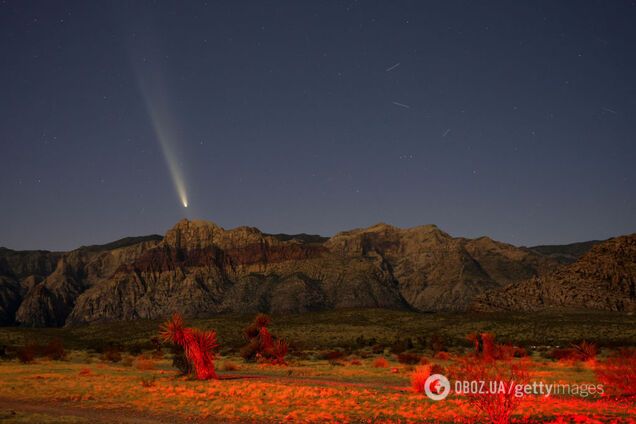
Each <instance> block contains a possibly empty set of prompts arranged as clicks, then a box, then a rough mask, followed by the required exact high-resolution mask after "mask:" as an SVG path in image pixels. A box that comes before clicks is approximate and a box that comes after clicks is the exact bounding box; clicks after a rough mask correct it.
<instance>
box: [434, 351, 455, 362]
mask: <svg viewBox="0 0 636 424" xmlns="http://www.w3.org/2000/svg"><path fill="white" fill-rule="evenodd" d="M450 358H451V355H450V353H448V352H445V351H443V350H442V351H440V352H437V353H436V354H435V359H439V360H440V361H448V360H449V359H450Z"/></svg>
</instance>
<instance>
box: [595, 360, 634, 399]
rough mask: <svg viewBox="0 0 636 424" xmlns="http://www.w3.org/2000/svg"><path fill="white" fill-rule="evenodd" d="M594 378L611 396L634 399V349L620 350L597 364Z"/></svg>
mask: <svg viewBox="0 0 636 424" xmlns="http://www.w3.org/2000/svg"><path fill="white" fill-rule="evenodd" d="M595 373H596V378H598V380H599V381H600V382H601V383H603V386H604V388H605V390H606V393H608V394H609V395H611V396H624V397H629V398H636V349H621V350H619V351H618V352H617V353H615V354H614V355H612V356H610V357H609V358H607V359H606V360H605V361H603V362H600V363H598V364H597V367H596V370H595Z"/></svg>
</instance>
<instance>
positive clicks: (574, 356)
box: [548, 341, 598, 361]
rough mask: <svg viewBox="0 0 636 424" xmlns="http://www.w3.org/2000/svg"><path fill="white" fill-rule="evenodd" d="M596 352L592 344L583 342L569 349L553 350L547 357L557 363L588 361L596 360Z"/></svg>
mask: <svg viewBox="0 0 636 424" xmlns="http://www.w3.org/2000/svg"><path fill="white" fill-rule="evenodd" d="M597 352H598V349H597V347H596V345H595V344H594V343H588V342H585V341H583V342H580V343H578V344H573V345H572V346H571V347H566V348H556V349H553V350H552V351H551V352H550V353H549V354H548V357H549V358H550V359H554V360H557V361H589V360H593V359H596V354H597Z"/></svg>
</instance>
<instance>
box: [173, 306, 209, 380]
mask: <svg viewBox="0 0 636 424" xmlns="http://www.w3.org/2000/svg"><path fill="white" fill-rule="evenodd" d="M161 338H162V340H163V341H164V342H170V343H172V344H174V345H179V346H181V348H182V349H183V353H184V359H185V360H186V361H187V362H188V363H189V367H190V368H191V369H192V370H194V373H195V375H196V378H197V379H198V380H208V379H210V378H216V373H215V371H214V350H216V349H217V348H218V346H219V345H218V343H217V341H216V331H214V330H208V331H202V330H199V329H197V328H189V327H186V326H185V325H184V322H183V317H182V316H181V315H179V314H174V315H173V316H172V318H171V319H170V320H168V321H166V322H165V323H163V324H162V326H161ZM173 362H174V360H173ZM184 368H185V367H184Z"/></svg>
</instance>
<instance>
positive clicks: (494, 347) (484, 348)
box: [466, 333, 526, 361]
mask: <svg viewBox="0 0 636 424" xmlns="http://www.w3.org/2000/svg"><path fill="white" fill-rule="evenodd" d="M466 339H467V340H468V341H470V342H471V344H472V345H473V350H474V352H473V355H474V356H475V357H478V358H480V359H481V360H484V361H494V360H502V359H504V360H505V359H510V358H520V357H524V356H526V351H525V349H523V348H520V347H517V346H513V345H511V344H499V343H495V335H494V334H492V333H481V334H476V333H470V334H469V335H467V336H466Z"/></svg>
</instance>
